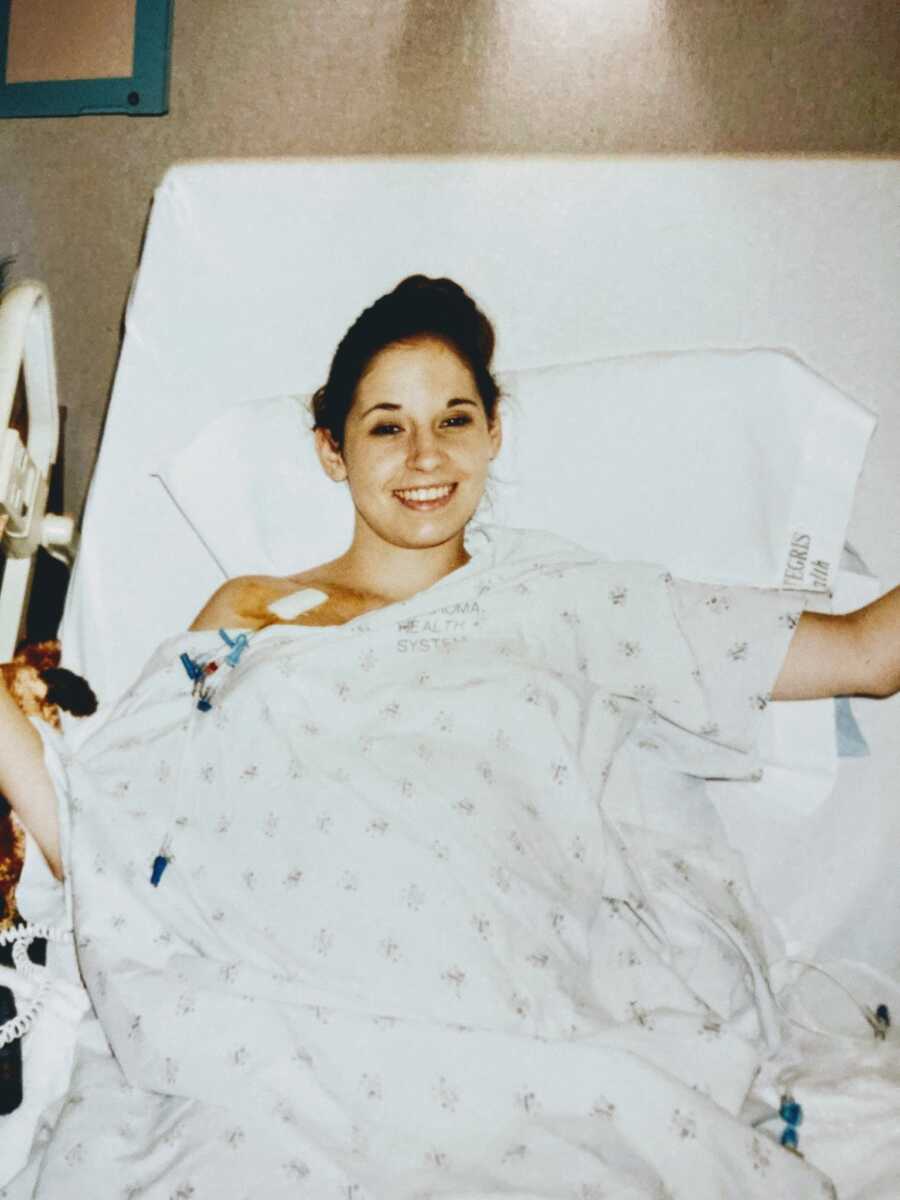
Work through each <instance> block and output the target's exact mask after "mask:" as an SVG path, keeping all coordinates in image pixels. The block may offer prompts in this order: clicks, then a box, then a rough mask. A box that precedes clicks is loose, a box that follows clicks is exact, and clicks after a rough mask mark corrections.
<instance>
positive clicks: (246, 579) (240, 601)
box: [191, 575, 280, 629]
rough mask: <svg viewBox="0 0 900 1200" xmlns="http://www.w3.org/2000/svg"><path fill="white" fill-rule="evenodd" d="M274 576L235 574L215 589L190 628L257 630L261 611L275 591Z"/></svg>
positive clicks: (261, 617)
mask: <svg viewBox="0 0 900 1200" xmlns="http://www.w3.org/2000/svg"><path fill="white" fill-rule="evenodd" d="M279 582H280V580H279V579H278V578H277V577H276V576H274V575H238V576H236V577H235V578H234V579H228V580H226V581H225V583H223V584H222V586H221V587H220V588H218V589H217V590H216V591H215V592H213V594H212V595H211V596H210V598H209V599H208V600H207V602H206V604H205V605H204V606H203V608H202V609H201V610H200V612H199V613H198V614H197V616H196V617H195V618H194V621H193V623H192V625H191V629H258V628H259V627H260V626H261V625H263V624H264V623H265V621H264V618H263V616H262V611H263V610H265V607H266V604H267V603H269V600H270V599H271V597H272V596H274V595H277V594H278V590H279V589H278V587H277V585H278V583H279Z"/></svg>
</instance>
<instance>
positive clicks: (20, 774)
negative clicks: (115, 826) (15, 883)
mask: <svg viewBox="0 0 900 1200" xmlns="http://www.w3.org/2000/svg"><path fill="white" fill-rule="evenodd" d="M0 794H2V795H3V796H5V797H6V799H7V800H8V801H9V805H10V807H11V808H12V810H13V812H14V813H15V814H16V816H17V817H18V818H19V820H20V821H21V822H22V824H23V825H24V826H25V828H26V829H27V830H28V832H29V833H30V834H31V836H32V837H33V838H34V840H35V841H36V842H37V844H38V846H40V848H41V851H42V852H43V855H44V857H45V858H46V860H47V862H48V864H49V866H50V870H51V871H52V872H53V874H54V875H55V876H56V878H57V879H62V877H63V869H62V861H61V859H60V846H59V818H58V816H57V811H56V792H55V790H54V788H53V783H52V781H51V779H50V773H49V772H48V770H47V767H46V765H45V763H44V747H43V743H42V742H41V736H40V734H39V733H38V731H37V730H36V729H35V728H34V726H33V725H32V724H31V722H30V721H29V720H28V718H27V717H26V716H25V715H24V714H23V713H22V712H21V711H20V710H19V708H18V706H17V704H16V702H15V700H13V698H12V696H11V695H10V694H9V692H8V690H7V688H6V684H5V682H3V681H2V677H0Z"/></svg>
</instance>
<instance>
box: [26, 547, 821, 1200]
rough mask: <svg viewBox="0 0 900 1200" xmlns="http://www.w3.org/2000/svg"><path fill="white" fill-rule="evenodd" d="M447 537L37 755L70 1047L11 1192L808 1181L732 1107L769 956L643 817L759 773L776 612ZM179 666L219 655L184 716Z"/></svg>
mask: <svg viewBox="0 0 900 1200" xmlns="http://www.w3.org/2000/svg"><path fill="white" fill-rule="evenodd" d="M468 545H469V549H470V552H471V554H472V557H471V560H470V561H469V562H468V563H467V564H466V566H464V567H462V568H461V569H459V570H457V571H455V572H453V573H451V574H450V575H448V576H446V577H445V578H444V579H442V580H441V581H440V582H439V583H437V584H436V585H434V586H433V587H431V588H430V589H428V590H426V591H424V592H422V593H420V594H419V595H417V596H415V597H414V598H412V599H410V600H408V601H405V602H403V603H400V604H394V605H391V606H389V607H387V608H384V609H382V610H379V611H376V612H373V613H368V614H365V615H364V616H362V617H360V618H357V619H356V620H354V621H351V622H349V623H348V624H346V625H343V626H339V627H334V628H326V629H321V628H315V627H297V626H286V625H284V626H279V625H276V626H271V627H269V628H266V629H265V630H262V631H260V632H259V633H257V634H255V635H253V636H252V637H251V639H250V643H249V645H248V646H247V648H246V650H245V651H244V652H243V654H242V655H241V656H240V658H239V661H238V662H237V665H236V666H234V667H231V666H229V665H228V663H227V662H226V661H224V656H225V654H226V652H227V651H228V647H227V646H225V644H224V643H223V641H222V639H221V637H220V635H219V634H218V633H216V632H213V631H206V632H192V633H186V634H182V635H179V636H178V637H176V638H173V639H171V640H170V641H168V642H166V643H165V644H164V645H163V646H162V647H161V648H160V649H159V650H158V651H157V653H156V654H155V655H154V656H153V658H152V660H151V661H150V663H149V664H148V666H147V667H146V669H145V670H144V672H143V674H142V675H141V677H140V679H139V680H138V681H137V683H136V684H135V685H134V687H132V688H131V689H130V691H129V692H128V693H126V695H125V696H123V697H122V699H121V701H120V702H119V703H118V704H117V705H116V707H115V710H114V711H113V712H112V714H111V716H110V717H109V719H108V720H107V721H106V722H105V724H104V725H103V726H102V727H101V728H100V729H99V730H97V731H96V732H95V733H94V734H93V735H92V736H91V737H90V738H89V739H88V740H87V742H86V743H85V744H84V745H83V746H82V747H81V748H80V749H79V750H78V751H77V752H76V753H75V754H73V755H71V756H70V757H69V758H68V759H67V760H66V761H64V762H59V763H56V764H55V767H54V769H55V770H56V771H57V772H64V773H65V777H66V780H67V783H66V794H65V795H63V796H61V817H62V827H63V828H62V833H63V855H64V860H65V863H66V871H67V888H68V889H70V898H71V905H72V911H73V915H74V922H75V930H76V941H77V947H78V956H79V963H80V968H81V971H82V973H83V977H84V980H85V983H86V985H87V988H88V990H89V992H90V995H91V998H92V1001H93V1004H94V1006H95V1008H96V1012H97V1015H98V1017H99V1026H96V1027H94V1028H93V1031H92V1033H91V1035H90V1037H85V1038H83V1039H82V1045H81V1047H80V1050H79V1055H78V1061H77V1064H76V1068H75V1074H74V1079H73V1085H72V1092H71V1095H70V1097H69V1099H68V1101H67V1103H66V1105H65V1106H64V1108H63V1111H62V1115H61V1116H60V1118H59V1121H58V1124H57V1127H56V1129H55V1130H54V1132H53V1135H52V1137H51V1138H50V1140H49V1144H48V1146H47V1148H46V1150H45V1152H44V1156H43V1161H42V1164H41V1168H40V1171H39V1173H38V1175H37V1181H36V1184H35V1189H34V1195H36V1196H38V1197H41V1198H44V1197H46V1198H52V1200H56V1198H57V1197H60V1196H75V1195H78V1196H91V1197H93V1198H96V1200H106V1198H109V1200H112V1198H114V1197H115V1198H116V1200H125V1198H126V1197H127V1198H128V1200H137V1198H138V1197H141V1198H146V1200H175V1198H178V1200H187V1198H192V1200H205V1198H206V1197H213V1196H215V1197H233V1198H234V1200H245V1198H246V1200H249V1198H251V1197H261V1196H265V1197H266V1198H267V1200H281V1198H282V1197H289V1196H290V1197H298V1196H310V1197H316V1198H325V1197H335V1198H336V1200H337V1198H341V1197H342V1198H344V1200H381V1198H384V1200H388V1198H389V1200H425V1198H427V1197H439V1196H440V1197H454V1198H458V1200H462V1198H463V1197H465V1198H467V1200H476V1198H478V1200H483V1198H486V1197H499V1196H503V1197H514V1198H520V1200H525V1198H526V1197H527V1198H532V1197H542V1198H547V1200H550V1198H553V1200H555V1198H557V1197H559V1198H562V1197H566V1198H571V1200H596V1198H599V1197H606V1196H614V1197H616V1198H617V1200H627V1198H629V1197H651V1198H654V1200H662V1198H664V1197H668V1198H682V1197H683V1198H688V1197H689V1198H690V1200H706V1198H708V1200H722V1198H723V1197H732V1196H733V1197H735V1198H737V1197H740V1198H741V1200H747V1198H748V1197H754V1196H758V1197H766V1200H772V1198H773V1197H785V1198H787V1197H790V1198H791V1200H800V1198H806V1197H818V1198H821V1197H827V1196H831V1195H833V1189H832V1187H831V1184H830V1183H829V1182H828V1181H827V1180H826V1179H825V1178H824V1177H823V1176H821V1175H820V1174H818V1173H817V1172H816V1171H815V1170H814V1169H813V1168H812V1167H811V1166H809V1165H807V1164H806V1163H805V1162H803V1161H802V1160H801V1159H800V1158H799V1157H797V1156H795V1155H792V1154H790V1153H789V1152H787V1151H786V1150H784V1149H782V1148H781V1147H780V1146H779V1145H778V1144H777V1143H776V1142H775V1141H774V1140H772V1139H771V1138H769V1137H767V1136H766V1134H764V1133H762V1132H760V1131H758V1130H755V1129H753V1128H751V1127H750V1126H749V1125H747V1124H746V1123H744V1122H743V1121H742V1120H740V1119H739V1117H738V1114H739V1110H740V1108H741V1105H742V1103H743V1101H744V1098H745V1096H746V1094H747V1091H748V1088H749V1087H750V1085H751V1083H752V1081H753V1078H754V1075H755V1073H756V1072H757V1070H758V1068H759V1065H760V1063H761V1062H762V1061H763V1059H765V1058H766V1057H767V1056H771V1055H772V1054H774V1053H776V1052H777V1047H778V1042H779V1020H778V1015H777V1009H776V1007H775V1005H774V1004H773V1001H772V997H771V994H770V989H769V986H768V983H767V960H768V957H769V951H770V946H769V939H770V937H771V934H770V931H769V928H768V925H767V922H766V919H765V917H764V916H763V914H762V913H761V912H760V911H759V909H758V907H757V905H756V903H755V901H754V898H753V896H752V894H751V891H750V889H749V887H748V885H747V882H746V878H745V876H744V873H743V871H742V868H741V865H740V862H739V860H738V858H737V856H736V855H734V854H733V853H732V851H731V850H730V849H729V848H728V846H727V844H726V843H725V841H724V839H723V838H722V836H721V834H720V831H719V830H718V828H717V827H716V825H715V823H714V822H713V821H712V820H711V819H710V822H709V824H708V825H706V824H704V822H703V820H697V819H696V812H695V813H694V816H693V817H691V818H690V819H689V817H688V813H687V809H685V811H684V812H683V813H680V812H679V811H678V810H677V807H676V809H675V811H673V805H674V806H677V805H678V804H679V803H680V801H679V800H678V796H679V795H680V792H679V788H678V786H676V783H677V781H678V780H681V781H684V780H693V781H698V780H702V779H703V778H719V779H721V778H726V779H727V778H734V779H746V778H753V777H754V776H755V774H756V773H757V772H758V770H759V763H758V761H757V759H756V758H755V756H754V753H753V746H754V741H755V738H756V735H757V731H758V726H759V722H760V719H761V714H762V712H763V711H764V710H765V707H766V705H767V703H768V702H769V699H770V691H771V688H772V686H773V681H774V679H775V678H776V676H777V674H778V671H779V669H780V666H781V664H782V661H783V659H784V655H785V653H786V650H787V646H788V643H789V641H790V638H791V636H792V632H793V630H794V628H795V627H796V624H797V620H798V617H799V611H800V609H802V607H803V604H804V597H803V596H802V595H801V594H798V593H781V592H777V591H762V590H755V589H749V588H748V589H740V588H723V587H714V586H709V585H700V584H690V583H685V582H683V581H678V580H675V579H673V578H672V577H671V576H670V575H669V574H668V573H667V572H666V571H665V569H664V568H662V567H659V566H656V565H653V564H640V563H638V564H613V563H606V562H603V561H599V560H598V559H597V558H596V557H595V556H593V555H591V554H588V553H587V552H586V551H583V550H581V549H579V548H578V547H575V546H572V545H570V544H568V543H566V542H564V541H561V540H560V539H558V538H556V537H553V536H550V535H545V534H539V533H533V532H527V531H515V530H503V529H498V528H490V527H482V528H480V529H477V530H475V529H473V530H471V531H470V533H469V535H468ZM229 636H230V637H231V638H232V640H233V639H234V637H235V636H236V631H231V633H230V635H229ZM183 653H185V654H187V655H189V657H190V658H191V659H192V660H193V661H200V662H202V661H204V660H205V658H207V657H208V656H215V658H216V661H217V662H218V664H219V665H218V670H217V671H216V672H215V673H214V674H211V675H209V676H208V677H207V678H208V681H209V683H210V686H211V689H212V695H211V697H210V702H211V707H209V709H208V711H202V710H201V709H200V708H198V707H197V703H196V701H197V697H196V695H194V696H192V691H191V682H190V680H189V679H188V677H187V675H186V673H185V670H184V668H183V664H182V661H181V659H180V656H181V655H182V654H183ZM667 781H668V782H669V783H671V789H670V788H669V786H668V783H667ZM161 848H163V849H164V850H165V852H166V854H167V855H168V857H169V858H170V862H169V865H168V866H167V868H166V869H165V872H164V873H163V875H162V878H161V879H160V881H159V884H158V886H153V885H152V884H151V881H150V875H151V868H152V864H153V861H154V858H155V857H156V855H157V854H158V852H159V851H160V849H161ZM100 1029H102V1036H101V1034H100ZM107 1040H108V1046H109V1047H110V1048H111V1051H112V1053H111V1054H110V1053H109V1050H108V1049H107V1046H106V1041H107Z"/></svg>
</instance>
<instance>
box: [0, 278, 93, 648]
mask: <svg viewBox="0 0 900 1200" xmlns="http://www.w3.org/2000/svg"><path fill="white" fill-rule="evenodd" d="M23 394H24V399H25V405H26V410H27V435H26V439H25V441H24V442H23V440H22V435H21V434H20V432H19V430H18V429H15V428H12V427H11V425H10V422H11V418H12V415H13V410H14V407H15V404H16V400H17V398H19V397H20V396H22V395H23ZM58 446H59V404H58V397H57V388H56V359H55V354H54V347H53V321H52V317H51V312H50V301H49V298H48V296H47V290H46V288H45V287H44V286H43V284H41V283H36V282H33V281H30V280H28V281H24V282H22V283H17V284H14V285H13V286H12V287H10V288H9V289H8V290H7V291H6V292H4V294H3V296H2V297H0V547H2V552H3V555H4V558H5V561H4V563H3V580H2V585H0V661H6V660H8V659H10V658H11V657H12V656H13V654H14V652H15V648H16V645H17V643H18V642H19V639H20V638H21V636H22V634H23V632H24V628H25V618H26V614H27V611H28V600H29V596H30V593H31V583H32V579H33V577H34V567H35V558H36V555H37V551H38V548H39V547H41V546H43V547H44V548H45V549H46V550H47V551H48V552H49V553H50V554H52V555H53V556H54V557H55V558H59V559H61V560H62V561H63V562H65V563H66V564H67V565H69V566H71V564H72V562H73V560H74V557H75V552H76V549H77V540H78V535H77V531H76V528H75V521H74V519H73V518H72V517H70V516H63V515H57V514H53V513H47V512H46V506H47V493H48V489H49V485H50V474H51V471H52V469H53V465H54V463H55V462H56V455H57V449H58Z"/></svg>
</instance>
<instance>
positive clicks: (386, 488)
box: [317, 338, 500, 549]
mask: <svg viewBox="0 0 900 1200" xmlns="http://www.w3.org/2000/svg"><path fill="white" fill-rule="evenodd" d="M317 443H318V446H319V454H320V457H321V459H322V464H323V466H324V467H325V470H326V471H327V472H328V474H329V475H330V476H331V478H332V479H336V480H342V479H346V480H347V482H348V484H349V487H350V492H351V495H352V497H353V503H354V505H355V507H356V512H357V521H358V522H359V521H360V520H361V521H363V522H364V523H365V525H366V526H368V528H369V530H371V531H372V532H373V533H375V534H376V535H377V536H378V537H380V538H381V539H382V540H383V541H385V542H388V543H389V544H391V545H393V546H402V547H405V548H410V549H418V548H425V547H431V546H437V545H442V544H443V543H445V542H447V541H449V540H451V539H452V538H455V537H458V536H459V535H461V533H462V531H463V530H464V529H465V526H466V524H467V523H468V521H469V519H470V518H471V516H472V514H473V513H474V512H475V510H476V508H477V507H478V504H479V501H480V500H481V496H482V493H483V492H484V486H485V481H486V479H487V473H488V467H489V465H490V461H491V459H492V458H493V457H494V455H495V454H496V453H497V451H498V450H499V449H500V421H499V417H498V416H497V414H496V410H495V420H494V423H493V425H490V426H489V425H488V421H487V417H486V415H485V411H484V405H483V404H482V401H481V397H480V396H479V394H478V388H477V386H476V384H475V380H474V378H473V376H472V372H471V371H470V370H469V367H468V366H467V365H466V363H465V362H464V361H463V360H462V359H461V358H460V357H459V355H457V354H456V353H455V352H454V351H453V350H451V349H450V348H449V347H448V346H447V345H445V344H444V343H443V342H439V341H436V340H434V339H430V338H429V339H420V340H417V341H415V342H411V343H400V344H396V345H393V346H387V347H386V348H385V349H384V350H382V351H380V353H378V354H377V355H376V356H375V358H373V359H372V362H371V363H370V365H369V368H368V370H367V372H366V373H365V375H364V376H363V377H362V379H361V380H360V382H359V384H358V386H357V389H356V396H355V397H354V401H353V406H352V408H351V409H350V412H349V414H348V416H347V423H346V426H345V429H344V448H343V451H342V452H338V451H337V450H335V449H334V447H333V446H332V445H331V443H330V439H328V437H327V434H325V433H324V431H322V430H318V431H317Z"/></svg>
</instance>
